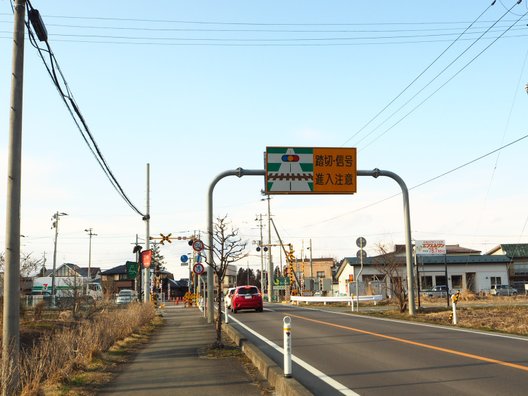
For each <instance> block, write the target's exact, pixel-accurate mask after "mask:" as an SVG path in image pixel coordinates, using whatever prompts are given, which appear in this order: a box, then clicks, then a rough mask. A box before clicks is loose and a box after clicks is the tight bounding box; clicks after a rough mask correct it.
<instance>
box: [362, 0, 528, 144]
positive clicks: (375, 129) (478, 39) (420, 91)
mask: <svg viewBox="0 0 528 396" xmlns="http://www.w3.org/2000/svg"><path fill="white" fill-rule="evenodd" d="M515 5H516V4H515ZM515 5H514V6H512V7H515ZM507 14H508V13H507V12H505V13H504V14H503V15H502V16H501V17H500V18H499V19H498V20H497V21H496V22H495V23H494V24H493V25H491V26H490V27H489V28H488V29H487V30H486V31H485V32H484V33H482V34H481V35H480V36H479V37H478V38H477V39H475V41H473V42H472V43H471V44H470V45H469V46H468V47H467V48H466V49H465V50H464V51H462V52H461V53H460V54H459V55H458V56H457V57H455V59H453V60H452V61H451V62H450V63H449V64H448V65H447V66H445V67H444V68H443V69H442V70H440V72H438V73H437V74H436V75H435V76H434V77H433V78H432V79H431V80H430V81H429V82H428V83H427V84H426V85H425V86H423V87H422V88H421V89H420V90H418V92H416V93H415V94H414V95H413V96H411V97H410V98H409V99H408V100H407V101H406V102H405V103H404V104H402V105H401V106H400V107H398V108H397V109H396V110H395V111H393V112H392V113H391V114H390V115H389V116H388V117H387V118H385V119H384V120H383V121H382V122H381V123H380V124H378V125H377V126H376V127H375V128H374V129H372V130H371V131H370V132H369V133H367V134H366V135H365V136H363V137H362V138H361V139H360V140H359V141H358V143H357V144H359V143H361V142H362V141H364V140H365V139H366V138H368V137H369V136H371V135H372V134H373V133H374V132H376V131H377V130H378V129H379V128H380V127H381V126H383V125H384V124H385V123H386V122H387V121H389V120H390V119H391V118H392V117H394V116H395V115H396V114H398V113H399V112H400V111H401V110H402V109H403V108H404V107H405V106H407V105H408V104H409V103H410V102H411V101H412V100H414V99H415V98H416V97H417V96H418V95H420V94H421V93H422V92H423V91H424V90H425V89H426V88H428V87H429V86H430V85H431V84H432V83H433V82H434V81H436V80H437V79H438V78H439V77H440V76H441V75H442V74H444V73H445V72H446V71H447V70H448V69H449V68H450V67H451V66H452V65H453V64H454V63H455V62H457V61H458V60H459V59H460V58H461V57H462V56H463V55H464V54H465V53H467V52H468V51H469V50H470V49H471V48H472V47H473V46H474V45H475V44H477V42H479V41H480V40H481V39H482V37H484V35H485V34H486V33H487V32H488V31H489V30H490V29H491V28H492V27H493V26H494V25H495V24H497V23H498V22H499V21H500V20H501V19H502V18H504V17H505V16H506V15H507ZM524 15H526V13H525V14H524ZM524 15H523V16H521V17H520V18H519V19H517V20H516V21H514V22H513V23H512V24H511V25H510V26H509V27H508V28H506V30H504V31H503V32H502V33H501V34H500V35H499V36H498V37H496V38H495V39H494V40H493V41H492V42H491V43H490V44H489V45H488V46H486V47H485V48H484V49H483V50H482V51H480V52H479V53H478V54H477V56H475V57H474V58H472V59H471V60H470V61H469V62H468V63H466V65H465V66H463V67H462V68H461V69H460V70H459V71H458V72H456V73H455V74H454V75H453V76H452V77H451V78H449V79H448V80H447V82H446V83H444V84H442V85H441V86H440V88H438V89H437V90H435V91H434V92H433V93H432V94H431V95H430V96H428V97H427V98H426V99H425V100H424V101H422V102H420V103H419V104H418V106H416V107H415V108H413V109H412V110H411V112H409V113H407V114H406V115H405V116H404V117H403V118H401V119H400V120H398V121H397V122H396V123H395V124H393V125H392V126H391V127H390V128H388V129H387V130H385V131H384V132H383V133H381V134H380V135H379V136H378V137H376V138H375V139H374V140H372V141H371V142H369V143H368V144H367V145H366V146H365V147H363V149H365V148H366V147H368V146H370V145H371V144H372V143H373V142H375V141H376V140H378V139H379V138H380V137H381V136H383V135H385V134H386V133H387V132H388V131H390V130H391V129H392V128H393V127H395V126H396V125H398V124H399V123H400V122H401V121H403V120H404V119H405V118H407V116H408V115H410V114H412V113H413V112H414V111H415V110H416V109H417V108H418V107H420V106H421V105H422V104H423V103H425V102H426V101H427V100H429V98H430V97H431V96H433V95H434V94H435V93H436V92H438V91H439V90H440V89H441V88H443V87H444V86H445V85H446V84H447V83H448V82H450V81H451V80H452V79H453V78H454V77H456V76H457V75H458V74H459V73H460V72H462V71H463V70H464V69H465V68H466V67H468V66H469V65H470V64H471V63H473V62H474V61H475V60H476V59H477V58H478V57H479V56H480V55H482V54H483V53H484V52H485V51H486V50H487V49H488V48H489V47H491V46H492V45H493V44H494V43H495V42H497V40H499V39H500V38H501V37H502V36H504V35H505V34H506V33H507V32H508V31H509V30H510V29H511V28H512V27H513V26H515V25H516V24H517V23H518V22H519V21H520V20H521V19H522V18H523V17H524Z"/></svg>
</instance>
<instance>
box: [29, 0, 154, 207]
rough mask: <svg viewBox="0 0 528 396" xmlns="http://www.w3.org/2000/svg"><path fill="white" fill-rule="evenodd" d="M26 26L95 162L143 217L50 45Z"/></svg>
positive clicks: (119, 192)
mask: <svg viewBox="0 0 528 396" xmlns="http://www.w3.org/2000/svg"><path fill="white" fill-rule="evenodd" d="M27 7H28V12H29V10H33V6H32V5H31V2H30V1H28V2H27ZM26 27H27V29H28V34H29V40H30V42H31V44H32V45H33V47H35V48H36V49H37V51H38V53H39V56H40V58H41V59H42V61H43V63H44V65H45V67H46V70H47V71H48V74H49V75H50V77H51V79H52V81H53V83H54V85H55V88H56V89H57V91H58V92H59V94H60V96H61V98H62V100H63V102H64V103H65V105H66V107H67V109H68V111H69V113H70V115H71V116H72V119H73V120H74V123H75V125H76V126H77V128H78V129H79V131H80V132H81V136H82V137H83V140H84V141H85V143H86V144H87V146H88V148H89V150H90V152H91V153H92V154H93V155H94V157H95V159H96V161H97V163H98V164H99V166H100V167H101V169H102V170H103V172H104V173H105V175H106V177H107V178H108V180H109V181H110V183H111V184H112V186H113V187H114V189H115V190H116V191H117V192H118V194H119V195H120V196H121V197H122V198H123V199H124V201H125V202H126V203H127V204H128V205H129V206H130V207H131V208H132V210H134V211H135V212H136V213H137V214H139V215H140V216H142V217H144V216H145V215H144V214H143V213H142V212H141V211H140V210H139V209H137V207H136V206H135V205H134V204H133V203H132V201H131V200H130V199H129V198H128V196H127V195H126V193H125V192H124V190H123V188H122V187H121V185H120V184H119V182H118V181H117V179H116V177H115V176H114V174H113V173H112V171H111V169H110V167H109V165H108V163H107V162H106V160H105V159H104V157H103V155H102V152H101V150H100V149H99V147H98V145H97V143H96V141H95V139H94V137H93V135H92V133H91V132H90V129H89V127H88V125H87V123H86V120H85V118H84V117H83V115H82V113H81V112H80V109H79V107H78V105H77V103H76V102H75V99H74V98H73V95H72V93H71V91H70V89H69V87H68V84H67V81H66V79H65V77H64V75H63V73H62V71H61V70H60V67H59V64H58V61H57V59H56V57H55V55H54V54H53V51H52V50H51V47H50V45H49V43H48V42H47V41H46V46H47V49H43V48H41V47H40V46H39V45H38V44H37V41H36V39H35V37H34V33H33V31H32V28H31V24H30V23H29V21H26ZM43 51H44V52H47V53H48V55H49V57H50V65H51V69H50V67H49V66H48V64H47V62H46V61H45V59H44V56H43V54H42V52H43ZM55 69H57V70H58V72H59V74H60V76H61V79H62V81H63V84H64V87H65V89H66V92H67V94H65V93H64V91H63V90H62V87H61V84H60V82H59V79H58V78H57V73H56V70H55ZM70 106H71V107H70ZM74 113H75V114H74ZM75 115H76V116H77V117H78V119H79V121H80V123H81V124H82V126H83V127H84V130H83V129H82V128H81V126H80V124H79V122H78V120H77V118H76V117H75ZM87 136H88V137H87Z"/></svg>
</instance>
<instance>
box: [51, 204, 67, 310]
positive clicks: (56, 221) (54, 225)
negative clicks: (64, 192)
mask: <svg viewBox="0 0 528 396" xmlns="http://www.w3.org/2000/svg"><path fill="white" fill-rule="evenodd" d="M61 216H68V213H64V212H56V213H55V214H54V215H53V217H52V218H51V220H53V223H52V224H51V228H55V243H54V246H53V272H52V273H51V302H52V305H53V306H55V270H56V268H57V238H58V237H59V220H60V217H61Z"/></svg>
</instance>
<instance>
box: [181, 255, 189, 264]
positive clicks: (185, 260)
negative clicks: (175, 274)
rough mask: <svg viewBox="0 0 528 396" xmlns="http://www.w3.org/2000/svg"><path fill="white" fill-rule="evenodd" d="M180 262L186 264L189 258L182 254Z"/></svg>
mask: <svg viewBox="0 0 528 396" xmlns="http://www.w3.org/2000/svg"><path fill="white" fill-rule="evenodd" d="M180 260H181V262H182V263H186V262H187V260H189V257H188V256H187V255H186V254H184V255H183V256H181V257H180Z"/></svg>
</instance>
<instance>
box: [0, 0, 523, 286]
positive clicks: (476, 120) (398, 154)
mask: <svg viewBox="0 0 528 396" xmlns="http://www.w3.org/2000/svg"><path fill="white" fill-rule="evenodd" d="M31 4H32V6H33V7H34V8H36V9H38V10H39V12H40V14H41V15H42V18H43V20H44V23H45V25H46V28H47V31H48V35H49V39H48V43H49V45H50V47H51V49H52V51H53V53H54V55H55V58H56V60H57V62H58V65H59V67H60V70H61V71H62V73H63V75H64V76H65V78H66V81H67V83H68V87H69V89H70V90H71V92H72V93H73V95H74V97H75V100H76V102H77V104H78V105H79V108H80V110H81V112H82V114H83V116H84V118H85V120H86V122H87V124H88V126H89V128H90V130H91V133H92V134H93V136H94V138H95V140H96V142H97V144H98V146H99V148H100V150H101V152H102V153H103V155H104V158H105V159H106V161H107V163H108V164H109V167H110V169H111V170H112V172H113V173H114V175H115V176H116V178H117V180H118V181H119V183H120V185H121V186H122V188H123V190H124V191H125V193H126V195H127V196H128V198H129V199H130V201H131V202H133V204H134V205H135V206H136V207H137V208H138V209H139V210H140V211H141V212H145V211H146V197H147V187H146V186H147V181H146V180H147V176H146V168H147V164H150V214H151V222H150V231H151V235H152V236H155V237H159V235H160V233H161V234H164V235H167V234H169V233H172V235H173V236H182V237H183V236H186V237H188V236H191V235H192V234H194V233H201V235H202V236H205V231H206V230H207V191H208V189H209V186H210V184H211V182H212V181H213V179H214V178H215V177H216V176H217V175H218V174H220V173H222V172H224V171H226V170H232V169H236V168H238V167H242V168H244V169H257V170H261V169H264V159H263V158H264V157H263V153H264V152H265V151H266V147H269V146H279V147H356V148H357V169H360V170H372V169H374V168H379V169H383V170H388V171H391V172H394V173H396V174H398V175H399V176H400V177H401V178H402V179H403V180H404V181H405V183H406V185H407V187H408V189H409V195H410V213H411V233H412V235H411V236H412V239H414V240H423V239H440V240H445V241H446V243H447V244H460V245H461V246H464V247H467V248H471V249H476V250H480V251H482V252H483V253H485V252H486V251H488V250H490V249H491V248H493V247H494V246H496V245H498V244H501V243H528V231H527V230H526V225H527V221H528V205H526V197H527V195H528V183H526V182H525V179H526V177H525V169H528V164H527V162H528V156H527V155H526V152H527V148H528V138H526V136H527V134H528V125H527V122H526V119H527V117H526V115H527V114H528V95H527V93H526V90H525V85H526V83H528V65H527V57H528V30H527V29H528V27H527V23H528V17H527V16H526V13H527V12H528V7H527V5H526V2H522V3H521V4H519V5H516V4H515V2H514V1H511V0H508V1H507V0H502V1H497V2H496V3H495V4H494V5H493V6H490V4H491V1H480V0H479V1H477V0H474V1H467V2H460V1H455V0H448V1H430V2H423V1H405V2H394V1H387V0H382V1H378V2H371V1H338V0H328V1H324V2H323V1H312V0H308V1H306V0H305V1H295V0H292V1H276V0H269V1H251V2H249V1H230V0H227V1H223V2H218V1H192V2H191V1H173V0H160V1H157V2H154V3H152V2H146V1H132V0H127V1H124V0H114V1H111V2H108V1H102V0H93V1H90V2H72V1H65V0H54V1H52V2H51V1H42V0H32V2H31ZM512 7H513V8H512ZM516 21H518V22H516ZM12 31H13V14H12V10H11V2H10V1H8V0H0V54H2V55H1V56H0V130H1V131H2V133H1V134H0V158H1V162H0V164H1V166H0V169H1V170H2V173H1V176H2V177H1V182H0V207H1V208H2V210H1V212H0V213H1V219H0V220H1V221H2V224H5V221H6V220H5V218H6V216H5V212H6V198H5V197H6V185H7V156H8V137H9V109H10V85H11V54H12ZM26 38H27V32H26ZM41 45H42V44H41ZM22 139H23V153H22V155H23V157H22V172H23V173H22V204H21V233H22V234H23V235H24V237H22V238H21V251H22V252H23V253H25V254H28V253H31V254H32V256H33V257H35V258H41V257H43V256H44V255H45V257H46V267H47V268H51V266H52V257H53V241H54V230H53V229H52V228H51V217H52V215H53V214H54V213H55V212H57V211H58V212H64V213H67V214H68V215H67V216H62V217H61V219H60V223H59V237H58V244H57V266H59V265H61V264H62V263H65V262H69V263H75V264H78V265H80V266H81V267H86V266H88V256H89V236H88V233H87V232H86V231H85V230H86V229H89V228H92V230H93V233H95V234H97V235H96V236H93V238H92V262H91V265H92V266H93V267H100V268H102V269H109V268H112V267H114V266H117V265H121V264H124V262H125V261H127V260H133V259H134V255H133V253H132V248H133V243H134V242H135V239H136V235H138V237H139V240H140V242H144V241H145V237H146V227H145V222H144V221H142V219H141V216H140V215H138V214H137V213H136V212H135V211H133V210H132V209H131V208H130V207H129V206H128V205H127V204H126V203H125V201H124V200H123V199H122V198H121V197H120V196H119V195H118V194H117V192H116V191H115V190H114V189H113V187H112V185H111V184H110V182H109V181H108V179H107V178H106V176H105V175H104V173H103V172H102V170H101V168H100V167H99V165H98V164H97V162H96V160H95V159H94V156H93V155H92V153H91V152H90V150H89V149H88V147H87V145H86V144H85V142H84V141H83V138H82V136H81V134H80V132H79V130H78V129H77V127H76V125H75V123H74V122H73V120H72V118H71V116H70V114H69V113H68V110H67V108H66V107H65V105H64V103H63V102H62V100H61V98H60V96H59V94H58V91H57V89H56V88H55V86H54V85H53V83H52V81H51V79H50V77H49V75H48V73H47V71H46V68H45V66H44V64H43V62H42V59H41V58H40V57H39V54H38V52H37V50H36V49H35V48H33V47H32V46H31V45H30V43H29V42H28V41H27V40H26V44H25V66H24V108H23V136H22ZM503 146H506V147H504V148H502V149H500V150H498V149H499V148H501V147H503ZM263 187H264V180H263V178H262V177H261V176H245V177H242V178H236V177H228V178H225V179H223V180H222V181H220V182H219V183H218V185H217V186H216V188H215V190H214V217H215V218H216V217H223V216H227V218H228V220H229V221H230V222H231V224H232V226H233V227H234V228H236V229H238V230H239V232H240V236H241V237H242V239H243V240H244V241H247V242H248V251H249V252H250V255H249V257H248V258H247V259H244V260H243V261H241V262H239V265H241V266H244V267H245V266H250V267H251V268H253V269H255V270H256V269H258V268H260V255H259V253H257V252H256V250H255V245H254V241H258V240H259V239H260V228H259V222H258V221H256V219H257V218H260V214H262V218H263V229H262V231H263V234H264V240H265V242H267V235H268V222H267V218H268V206H267V204H268V202H267V201H266V200H265V199H264V198H265V196H263V195H262V193H261V190H262V188H263ZM400 192H401V190H400V187H399V186H398V184H397V183H396V182H394V181H393V180H391V179H389V178H386V177H380V178H378V179H374V178H371V177H358V180H357V193H356V194H353V195H324V196H323V195H272V196H271V200H270V208H271V215H272V217H273V219H274V221H275V223H276V224H277V228H278V230H279V233H280V235H281V238H282V239H283V241H284V242H285V243H292V244H293V246H294V249H295V252H296V255H297V257H303V256H306V257H308V256H309V254H310V253H309V251H308V250H307V247H308V246H309V245H310V241H311V246H312V257H314V258H318V257H334V258H335V259H336V260H341V259H342V258H344V257H350V256H355V255H356V252H357V250H358V248H357V246H356V239H357V238H358V237H360V236H362V237H364V238H365V239H366V241H367V245H366V247H365V248H366V250H367V252H368V254H369V255H375V254H377V253H378V251H379V245H383V246H392V245H393V244H403V243H404V242H405V240H404V223H403V203H402V196H401V194H400ZM263 199H264V200H263ZM4 230H5V227H0V243H1V244H2V247H0V250H1V251H3V250H5V231H4ZM277 242H278V240H277V237H276V235H275V233H273V234H272V243H277ZM189 252H191V248H190V247H189V246H188V244H187V242H186V241H184V240H181V241H178V240H175V241H173V242H172V243H171V244H167V243H166V244H165V245H163V246H162V247H161V253H162V254H163V255H164V256H165V259H166V262H167V268H168V270H169V271H172V272H174V273H175V277H176V278H180V277H186V271H187V269H186V267H183V266H182V265H181V264H180V257H181V256H182V255H184V254H187V253H189ZM272 254H273V256H274V260H276V258H277V257H278V256H279V251H278V248H273V250H272Z"/></svg>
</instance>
